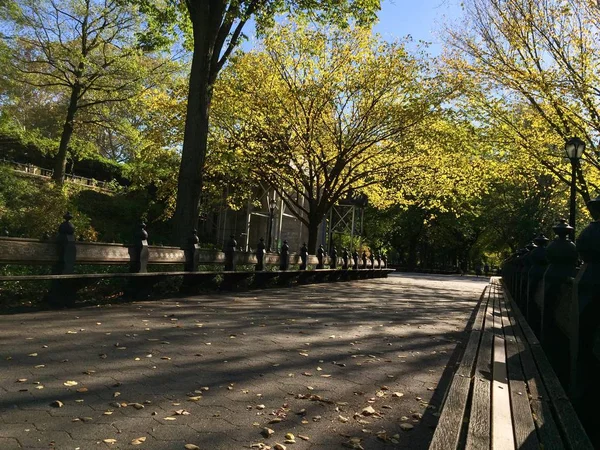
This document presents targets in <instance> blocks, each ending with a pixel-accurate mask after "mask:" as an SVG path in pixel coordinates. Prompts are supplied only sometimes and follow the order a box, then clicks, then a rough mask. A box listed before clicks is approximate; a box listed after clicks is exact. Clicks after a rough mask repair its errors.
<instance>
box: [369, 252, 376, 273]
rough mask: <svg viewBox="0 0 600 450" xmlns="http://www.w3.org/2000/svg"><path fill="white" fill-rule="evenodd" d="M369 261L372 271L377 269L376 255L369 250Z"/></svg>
mask: <svg viewBox="0 0 600 450" xmlns="http://www.w3.org/2000/svg"><path fill="white" fill-rule="evenodd" d="M369 261H371V269H374V268H375V254H374V253H373V252H372V251H371V249H369Z"/></svg>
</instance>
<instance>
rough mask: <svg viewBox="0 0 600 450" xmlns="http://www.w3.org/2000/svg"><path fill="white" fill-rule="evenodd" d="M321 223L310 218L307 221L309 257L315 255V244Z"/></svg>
mask: <svg viewBox="0 0 600 450" xmlns="http://www.w3.org/2000/svg"><path fill="white" fill-rule="evenodd" d="M320 225H321V221H320V220H317V218H316V217H315V218H312V217H311V218H310V219H309V221H308V227H307V228H308V244H307V247H308V253H309V254H311V255H316V254H317V242H318V241H319V226H320Z"/></svg>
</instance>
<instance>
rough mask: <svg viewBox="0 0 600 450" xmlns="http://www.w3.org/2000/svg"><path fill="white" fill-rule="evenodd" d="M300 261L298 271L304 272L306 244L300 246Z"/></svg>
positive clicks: (306, 253) (306, 254)
mask: <svg viewBox="0 0 600 450" xmlns="http://www.w3.org/2000/svg"><path fill="white" fill-rule="evenodd" d="M300 260H301V261H302V262H301V264H300V270H306V262H307V260H308V247H307V246H306V242H305V243H304V244H302V247H301V248H300Z"/></svg>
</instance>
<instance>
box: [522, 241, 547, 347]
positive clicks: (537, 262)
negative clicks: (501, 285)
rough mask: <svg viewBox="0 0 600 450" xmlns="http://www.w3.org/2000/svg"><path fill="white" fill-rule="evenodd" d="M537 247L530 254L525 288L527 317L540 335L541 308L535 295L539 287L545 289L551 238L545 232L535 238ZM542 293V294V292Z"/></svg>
mask: <svg viewBox="0 0 600 450" xmlns="http://www.w3.org/2000/svg"><path fill="white" fill-rule="evenodd" d="M533 242H534V244H535V248H534V249H533V250H532V251H531V253H530V254H529V263H530V265H529V272H528V273H527V287H526V290H525V298H524V305H525V311H524V313H525V317H527V321H528V322H529V325H530V327H531V328H532V329H533V331H534V332H535V334H536V335H537V336H538V337H539V336H540V316H539V310H538V309H537V308H536V307H535V306H534V297H535V295H536V293H537V292H538V289H539V290H540V291H541V290H543V284H542V283H541V281H542V279H543V278H544V272H545V271H546V266H547V264H548V263H547V261H546V246H547V245H548V242H549V239H548V238H547V237H546V236H544V235H543V234H539V235H538V236H537V237H536V238H535V239H534V240H533ZM540 295H541V294H540Z"/></svg>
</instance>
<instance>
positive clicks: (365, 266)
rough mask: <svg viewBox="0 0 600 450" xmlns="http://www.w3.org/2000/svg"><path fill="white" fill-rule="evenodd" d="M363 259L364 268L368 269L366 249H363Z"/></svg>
mask: <svg viewBox="0 0 600 450" xmlns="http://www.w3.org/2000/svg"><path fill="white" fill-rule="evenodd" d="M361 259H362V268H363V269H366V268H367V252H366V251H365V250H363V252H362V255H361Z"/></svg>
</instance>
